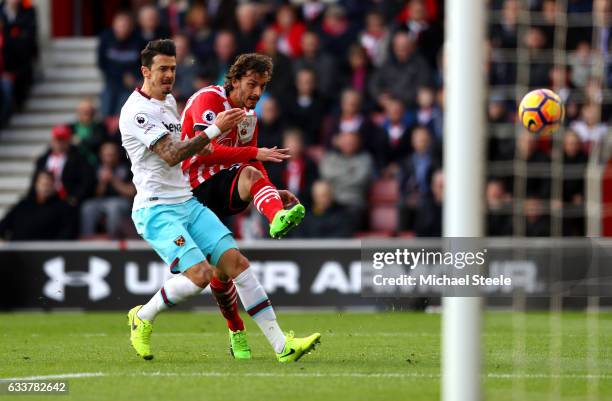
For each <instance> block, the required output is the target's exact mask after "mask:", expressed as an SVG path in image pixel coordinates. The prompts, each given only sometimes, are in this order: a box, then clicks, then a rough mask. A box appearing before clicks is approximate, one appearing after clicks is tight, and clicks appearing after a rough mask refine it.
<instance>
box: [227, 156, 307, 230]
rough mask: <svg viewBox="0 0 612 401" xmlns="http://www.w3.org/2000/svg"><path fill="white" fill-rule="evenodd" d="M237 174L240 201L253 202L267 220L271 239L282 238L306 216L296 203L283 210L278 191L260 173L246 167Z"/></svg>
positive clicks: (253, 168)
mask: <svg viewBox="0 0 612 401" xmlns="http://www.w3.org/2000/svg"><path fill="white" fill-rule="evenodd" d="M239 174H240V175H239V176H238V193H239V194H240V199H242V200H243V201H245V202H250V201H253V204H254V205H255V208H256V209H257V210H258V211H259V213H261V214H262V215H264V216H265V217H266V219H268V222H269V223H270V236H271V237H272V238H283V237H284V236H285V235H287V233H288V232H289V231H290V230H291V229H292V228H293V227H295V226H297V225H298V224H300V223H301V222H302V219H303V218H304V216H305V214H306V210H305V209H304V206H303V205H301V204H299V203H298V204H296V205H294V206H293V207H291V208H290V209H287V210H285V209H284V208H283V201H282V199H281V196H280V194H279V193H278V190H277V189H276V187H275V186H274V185H273V184H272V183H271V182H270V180H269V179H268V178H267V177H264V175H263V174H262V173H261V171H259V170H258V169H256V168H255V167H252V166H247V167H245V168H243V169H242V170H241V171H240V173H239Z"/></svg>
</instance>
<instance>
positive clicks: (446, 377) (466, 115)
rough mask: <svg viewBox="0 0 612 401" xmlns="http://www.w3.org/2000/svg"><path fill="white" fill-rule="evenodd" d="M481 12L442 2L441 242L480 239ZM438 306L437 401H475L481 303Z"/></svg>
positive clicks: (478, 2) (477, 2) (480, 5)
mask: <svg viewBox="0 0 612 401" xmlns="http://www.w3.org/2000/svg"><path fill="white" fill-rule="evenodd" d="M468 3H469V4H468ZM485 7H486V6H485V2H484V0H471V1H469V2H465V1H461V0H446V7H445V13H446V20H445V36H446V40H445V50H444V51H445V54H444V56H445V63H444V64H445V69H444V90H445V115H444V189H445V190H444V216H443V235H444V236H445V237H482V236H483V214H484V207H485V205H484V168H483V167H484V160H485V153H486V152H485V149H486V147H485V135H484V129H485V126H486V124H485V116H484V111H485V81H486V74H485V69H484V62H485V61H484V55H485V54H484V47H485V42H484V40H485V17H486V14H485ZM442 306H443V308H442V339H441V345H442V361H441V363H442V400H444V401H478V400H480V399H481V398H482V393H481V379H480V377H481V327H482V323H481V320H482V317H481V312H482V300H481V299H480V298H450V297H447V298H443V300H442Z"/></svg>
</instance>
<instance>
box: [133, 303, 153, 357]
mask: <svg viewBox="0 0 612 401" xmlns="http://www.w3.org/2000/svg"><path fill="white" fill-rule="evenodd" d="M140 308H142V305H138V306H135V307H133V308H132V309H130V311H129V312H128V314H127V318H128V326H130V342H131V343H132V347H134V349H135V350H136V353H137V354H138V355H139V356H141V357H143V358H144V359H146V360H147V361H148V360H150V359H153V354H152V353H151V333H152V332H153V325H152V324H151V322H149V321H148V320H142V319H140V318H139V317H138V315H137V314H136V312H138V311H139V310H140Z"/></svg>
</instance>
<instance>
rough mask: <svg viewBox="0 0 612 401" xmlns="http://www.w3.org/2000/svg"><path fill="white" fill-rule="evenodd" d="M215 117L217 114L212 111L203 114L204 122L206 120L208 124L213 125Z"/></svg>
mask: <svg viewBox="0 0 612 401" xmlns="http://www.w3.org/2000/svg"><path fill="white" fill-rule="evenodd" d="M215 117H217V114H216V113H215V112H214V111H212V110H206V111H205V112H204V113H202V120H204V121H205V122H206V123H207V124H212V123H213V121H215Z"/></svg>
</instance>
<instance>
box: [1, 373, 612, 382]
mask: <svg viewBox="0 0 612 401" xmlns="http://www.w3.org/2000/svg"><path fill="white" fill-rule="evenodd" d="M228 375H230V373H220V372H192V373H175V372H135V373H118V372H117V373H108V372H82V373H60V374H54V375H43V376H25V377H7V378H0V381H27V380H61V379H83V378H90V377H119V376H121V377H125V376H129V377H179V376H180V377H185V376H191V377H226V376H228ZM231 376H232V377H261V378H266V377H270V378H283V377H284V378H291V377H295V378H317V377H321V378H325V377H344V378H347V377H348V378H374V379H380V378H391V379H439V378H440V377H441V376H440V374H437V373H416V372H412V373H360V372H346V373H263V372H252V373H249V372H246V373H238V372H232V373H231ZM483 377H484V378H487V379H502V380H503V379H508V380H515V379H524V380H529V379H583V380H612V375H607V374H546V373H536V374H529V373H487V374H485V375H483Z"/></svg>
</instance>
